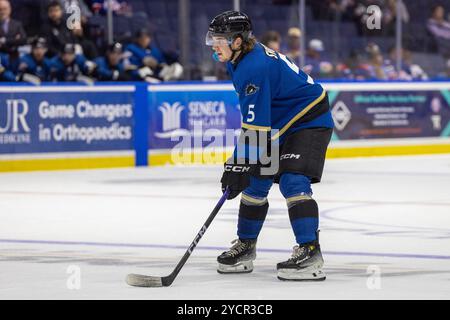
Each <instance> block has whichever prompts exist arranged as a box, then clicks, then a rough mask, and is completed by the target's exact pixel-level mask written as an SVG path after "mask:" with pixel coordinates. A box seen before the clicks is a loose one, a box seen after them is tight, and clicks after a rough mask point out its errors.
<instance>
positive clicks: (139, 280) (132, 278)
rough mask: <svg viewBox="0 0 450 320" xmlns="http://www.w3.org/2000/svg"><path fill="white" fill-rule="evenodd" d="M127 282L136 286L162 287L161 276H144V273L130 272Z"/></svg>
mask: <svg viewBox="0 0 450 320" xmlns="http://www.w3.org/2000/svg"><path fill="white" fill-rule="evenodd" d="M126 282H127V284H128V285H130V286H134V287H162V286H163V285H162V279H161V277H152V276H144V275H142V274H133V273H131V274H129V275H128V276H127V279H126Z"/></svg>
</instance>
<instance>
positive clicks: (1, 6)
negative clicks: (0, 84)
mask: <svg viewBox="0 0 450 320" xmlns="http://www.w3.org/2000/svg"><path fill="white" fill-rule="evenodd" d="M26 38H27V36H26V34H25V31H24V29H23V26H22V23H21V22H20V21H17V20H14V19H11V4H10V3H9V1H7V0H0V52H2V53H6V54H8V55H9V57H8V61H9V68H10V70H12V71H13V72H15V71H16V70H17V67H18V65H19V50H18V47H19V46H21V45H24V44H25V43H26Z"/></svg>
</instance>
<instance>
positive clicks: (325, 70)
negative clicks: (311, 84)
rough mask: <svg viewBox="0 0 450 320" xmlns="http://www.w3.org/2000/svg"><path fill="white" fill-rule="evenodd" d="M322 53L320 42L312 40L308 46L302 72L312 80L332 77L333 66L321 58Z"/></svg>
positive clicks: (322, 48)
mask: <svg viewBox="0 0 450 320" xmlns="http://www.w3.org/2000/svg"><path fill="white" fill-rule="evenodd" d="M323 51H324V46H323V42H322V40H319V39H312V40H311V41H310V42H309V44H308V50H307V52H306V56H305V66H304V67H303V71H305V72H306V73H307V74H309V75H310V76H311V77H313V78H320V79H323V78H330V77H332V76H333V65H332V64H331V62H329V61H326V60H325V59H323V58H322V56H321V54H322V52H323Z"/></svg>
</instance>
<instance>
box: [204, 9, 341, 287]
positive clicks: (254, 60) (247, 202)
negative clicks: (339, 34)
mask: <svg viewBox="0 0 450 320" xmlns="http://www.w3.org/2000/svg"><path fill="white" fill-rule="evenodd" d="M206 44H207V45H209V46H212V49H213V51H214V53H213V57H214V59H216V60H218V61H221V62H225V63H226V65H227V69H228V72H229V74H230V75H231V78H232V81H233V84H234V87H235V89H236V91H237V94H238V96H239V102H240V108H241V113H242V130H241V137H240V139H239V142H238V144H237V146H236V148H235V151H234V153H233V156H232V157H231V158H230V159H228V160H227V162H226V163H225V165H224V173H223V176H222V179H221V183H222V190H225V189H226V188H228V189H229V190H230V191H231V193H230V196H229V199H232V198H234V197H236V196H238V195H239V194H240V193H241V192H242V197H241V201H240V208H239V218H238V225H237V235H238V237H239V238H238V239H236V240H235V241H233V243H234V245H233V246H232V247H231V248H230V250H228V251H225V252H223V253H222V254H221V255H220V256H219V257H218V258H217V260H218V263H219V265H218V272H219V273H245V272H251V271H252V270H253V263H252V261H253V260H254V259H255V257H256V241H257V238H258V235H259V233H260V230H261V228H262V226H263V223H264V220H265V218H266V215H267V211H268V208H269V204H268V201H267V195H268V192H269V190H270V188H271V186H272V184H273V183H274V182H275V183H279V186H280V190H281V193H282V194H283V196H284V197H285V198H286V202H287V207H288V212H289V218H290V222H291V226H292V229H293V231H294V235H295V238H296V242H297V245H296V246H295V247H294V250H293V254H292V257H291V258H289V259H288V260H287V261H284V262H281V263H278V264H277V270H278V278H279V279H280V280H324V279H325V274H324V273H323V271H322V266H323V258H322V254H321V251H320V245H319V239H318V223H319V211H318V206H317V203H316V201H315V200H314V199H313V198H312V190H311V184H312V183H318V182H320V180H321V176H322V171H323V166H324V161H325V154H326V149H327V146H328V143H329V141H330V139H331V135H332V130H333V129H332V128H333V121H332V117H331V113H330V107H329V103H328V98H327V94H326V92H325V91H324V89H323V88H322V86H321V85H319V84H318V83H315V82H314V80H313V79H312V78H311V77H310V76H308V75H306V74H305V73H304V72H302V71H301V70H300V69H299V68H298V67H297V66H296V65H295V64H294V63H292V62H291V61H290V60H289V59H288V58H287V57H286V56H284V55H283V54H280V53H277V52H275V51H274V50H272V49H269V48H267V47H265V46H263V45H262V44H260V43H258V42H256V40H255V38H254V37H253V36H252V24H251V21H250V19H249V18H248V16H247V15H246V14H244V13H241V12H236V11H227V12H224V13H222V14H219V15H218V16H216V17H215V18H214V19H213V20H212V22H211V23H210V25H209V30H208V32H207V35H206ZM249 133H254V134H255V135H256V136H258V137H262V138H260V139H259V142H258V143H257V144H255V143H254V142H253V143H252V142H249V140H248V139H246V138H245V136H249V135H248V134H249ZM264 134H265V135H266V137H268V139H265V138H264ZM243 137H244V138H243ZM264 140H265V145H264V144H262V143H261V141H264ZM253 141H254V140H253ZM268 141H269V142H268ZM277 146H279V158H278V157H277V158H276V159H272V161H275V162H276V161H277V160H279V164H278V170H277V171H276V173H275V174H273V175H268V174H265V173H263V170H262V169H263V168H264V167H265V166H267V165H266V164H264V165H263V162H262V161H261V159H262V158H261V156H262V154H264V152H265V153H268V150H272V151H273V148H276V147H277ZM264 149H266V151H264ZM255 154H256V159H255V157H254V156H252V155H255ZM272 154H273V152H272Z"/></svg>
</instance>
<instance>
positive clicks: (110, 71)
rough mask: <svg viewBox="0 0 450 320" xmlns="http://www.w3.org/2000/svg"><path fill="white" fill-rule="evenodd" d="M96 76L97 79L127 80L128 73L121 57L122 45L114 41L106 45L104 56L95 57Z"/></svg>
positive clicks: (128, 78) (128, 77)
mask: <svg viewBox="0 0 450 320" xmlns="http://www.w3.org/2000/svg"><path fill="white" fill-rule="evenodd" d="M94 62H95V64H96V65H97V69H96V78H97V79H98V80H99V81H127V80H130V73H129V72H128V69H127V67H128V66H127V65H126V63H125V61H124V59H123V46H122V44H121V43H119V42H116V43H113V44H112V45H110V46H109V47H108V49H107V50H106V54H105V56H104V57H98V58H97V59H95V61H94Z"/></svg>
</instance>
